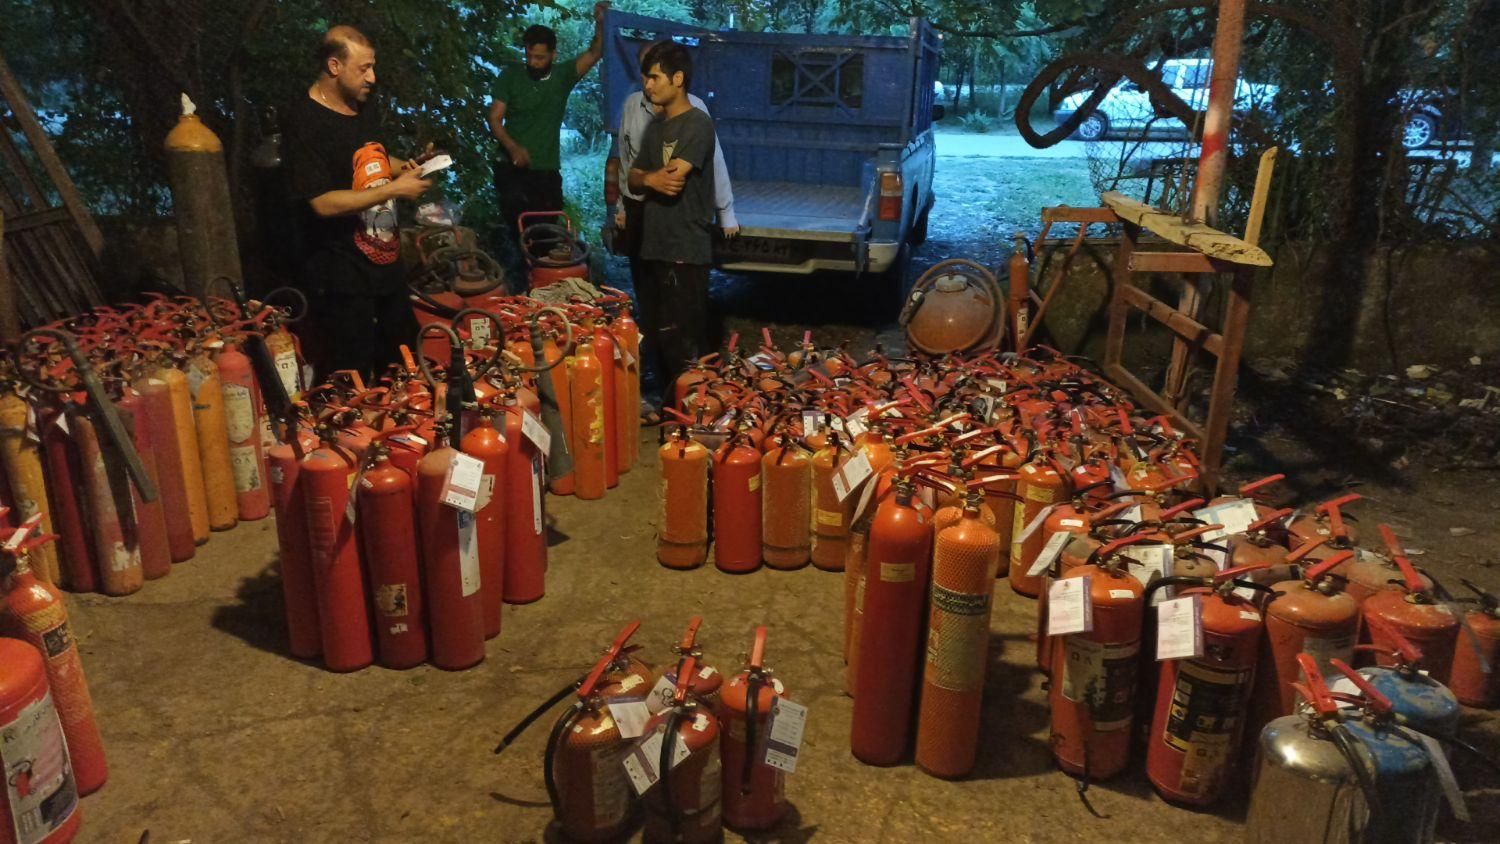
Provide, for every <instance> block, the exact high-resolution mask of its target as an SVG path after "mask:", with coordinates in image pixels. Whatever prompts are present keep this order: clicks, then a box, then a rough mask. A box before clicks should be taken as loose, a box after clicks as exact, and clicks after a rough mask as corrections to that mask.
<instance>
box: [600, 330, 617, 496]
mask: <svg viewBox="0 0 1500 844" xmlns="http://www.w3.org/2000/svg"><path fill="white" fill-rule="evenodd" d="M623 357H624V356H623V355H622V354H621V353H620V347H619V341H618V340H616V339H615V335H614V334H612V333H610V330H609V328H608V327H607V326H604V325H598V326H595V327H594V359H595V360H597V361H598V362H599V395H600V398H601V401H600V410H601V413H600V419H599V427H600V436H602V437H603V438H604V485H605V486H606V487H608V488H609V489H614V488H615V487H617V486H619V485H620V435H619V433H618V432H617V431H616V430H615V421H616V420H617V419H618V418H619V409H618V408H617V407H616V406H617V405H618V404H619V403H620V393H621V388H622V387H623V386H624V385H622V384H621V383H620V381H621V380H622V377H623V376H622V375H621V374H620V373H619V372H618V371H617V368H616V364H617V363H618V362H622V360H623Z"/></svg>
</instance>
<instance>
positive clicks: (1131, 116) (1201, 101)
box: [1052, 59, 1277, 141]
mask: <svg viewBox="0 0 1500 844" xmlns="http://www.w3.org/2000/svg"><path fill="white" fill-rule="evenodd" d="M1158 71H1159V72H1160V73H1161V79H1162V82H1164V83H1166V84H1167V85H1168V86H1169V87H1171V89H1172V91H1173V92H1174V93H1175V94H1177V96H1179V97H1181V98H1182V99H1183V101H1184V102H1186V103H1187V104H1188V105H1190V106H1192V107H1193V108H1195V109H1203V108H1205V107H1207V105H1208V82H1209V77H1210V75H1211V73H1212V71H1213V62H1212V61H1210V60H1208V59H1167V60H1166V61H1164V62H1162V63H1161V66H1160V67H1159V68H1158ZM1276 90H1277V88H1276V86H1275V85H1265V84H1261V83H1255V82H1247V81H1245V80H1244V79H1241V80H1239V83H1238V84H1237V85H1236V86H1235V96H1234V101H1235V102H1234V110H1235V112H1237V113H1243V112H1247V111H1249V110H1251V109H1252V108H1260V109H1263V110H1266V109H1269V108H1270V104H1271V100H1272V98H1274V97H1275V96H1276ZM1088 97H1089V92H1088V91H1079V92H1078V93H1076V94H1071V95H1069V96H1068V97H1067V98H1066V99H1064V100H1063V101H1062V103H1061V104H1060V105H1058V107H1057V108H1056V109H1054V110H1053V112H1052V116H1053V118H1054V119H1055V120H1056V121H1057V122H1058V123H1059V124H1061V123H1062V122H1063V121H1064V120H1067V119H1068V118H1070V117H1072V116H1073V114H1074V112H1076V111H1077V110H1078V108H1079V107H1080V106H1082V105H1083V102H1084V101H1085V100H1087V99H1088ZM1186 131H1187V130H1186V128H1185V127H1183V126H1182V124H1181V123H1179V122H1178V121H1176V120H1173V119H1171V118H1163V117H1162V116H1161V115H1160V114H1159V113H1158V112H1157V110H1156V107H1155V106H1154V105H1152V103H1151V96H1150V95H1149V94H1147V93H1146V92H1145V91H1144V90H1143V89H1142V88H1141V87H1140V86H1139V85H1137V84H1135V83H1134V82H1131V81H1130V80H1128V79H1126V80H1122V81H1121V82H1120V83H1118V84H1117V85H1115V87H1113V88H1111V89H1110V91H1109V93H1108V94H1106V95H1105V96H1104V100H1103V102H1101V103H1100V104H1099V107H1098V108H1097V109H1095V110H1094V113H1093V114H1090V115H1089V116H1088V117H1087V118H1085V119H1084V121H1083V122H1082V123H1080V124H1079V125H1078V128H1077V129H1076V130H1075V131H1074V132H1073V137H1074V138H1076V139H1078V140H1081V141H1102V140H1105V139H1106V138H1108V137H1111V136H1113V137H1142V136H1144V135H1146V134H1156V133H1162V134H1171V135H1175V136H1182V135H1183V134H1185V133H1186Z"/></svg>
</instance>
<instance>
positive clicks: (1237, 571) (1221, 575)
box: [1214, 563, 1271, 583]
mask: <svg viewBox="0 0 1500 844" xmlns="http://www.w3.org/2000/svg"><path fill="white" fill-rule="evenodd" d="M1270 567H1271V565H1270V563H1249V564H1248V565H1243V566H1235V567H1234V568H1232V569H1224V570H1223V571H1220V572H1214V582H1215V583H1224V582H1225V581H1229V580H1234V579H1235V578H1237V577H1239V576H1240V575H1243V574H1249V573H1250V572H1252V571H1260V570H1261V569H1268V568H1270Z"/></svg>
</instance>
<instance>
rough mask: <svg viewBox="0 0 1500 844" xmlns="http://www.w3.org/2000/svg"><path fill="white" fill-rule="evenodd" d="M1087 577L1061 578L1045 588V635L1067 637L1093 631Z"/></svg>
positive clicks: (1091, 602)
mask: <svg viewBox="0 0 1500 844" xmlns="http://www.w3.org/2000/svg"><path fill="white" fill-rule="evenodd" d="M1091 581H1092V578H1090V577H1089V576H1088V575H1084V576H1082V577H1064V578H1060V579H1058V580H1054V581H1052V583H1050V584H1049V585H1048V586H1047V635H1048V636H1069V635H1072V634H1074V633H1087V632H1089V631H1090V630H1093V629H1094V613H1093V606H1092V604H1093V601H1092V600H1091V598H1092V597H1093V595H1092V594H1091V588H1090V583H1091Z"/></svg>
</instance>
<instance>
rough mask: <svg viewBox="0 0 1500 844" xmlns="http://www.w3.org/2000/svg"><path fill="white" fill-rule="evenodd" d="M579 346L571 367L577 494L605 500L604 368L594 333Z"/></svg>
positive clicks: (582, 333)
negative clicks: (596, 350) (597, 355)
mask: <svg viewBox="0 0 1500 844" xmlns="http://www.w3.org/2000/svg"><path fill="white" fill-rule="evenodd" d="M577 336H578V347H577V348H576V349H575V350H574V352H573V355H572V357H570V358H568V360H570V361H571V362H572V363H571V365H570V369H571V371H570V373H569V379H568V381H569V385H570V389H571V390H572V395H571V400H570V401H569V406H570V408H571V409H572V412H573V419H572V425H573V431H572V434H571V435H570V436H569V438H568V445H569V446H570V447H571V448H572V449H573V474H574V494H575V495H577V496H578V497H579V498H580V499H582V500H584V501H593V500H596V499H600V498H603V497H604V490H605V489H606V488H607V486H608V469H607V468H606V463H607V462H608V455H607V454H606V446H605V436H604V420H605V408H604V386H603V376H604V368H603V367H602V366H600V363H599V358H598V357H596V356H595V353H594V342H593V340H594V337H593V331H592V330H585V331H580V332H579V333H578V335H577Z"/></svg>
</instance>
